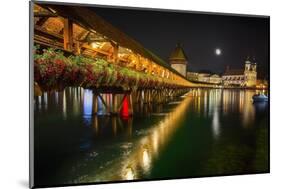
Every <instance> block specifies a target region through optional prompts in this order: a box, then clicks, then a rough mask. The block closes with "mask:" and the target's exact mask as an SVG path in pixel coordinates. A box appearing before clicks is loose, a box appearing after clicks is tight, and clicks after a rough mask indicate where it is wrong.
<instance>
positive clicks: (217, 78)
mask: <svg viewBox="0 0 281 189" xmlns="http://www.w3.org/2000/svg"><path fill="white" fill-rule="evenodd" d="M210 83H212V84H221V83H222V78H221V77H220V76H219V75H217V74H213V75H211V76H210Z"/></svg>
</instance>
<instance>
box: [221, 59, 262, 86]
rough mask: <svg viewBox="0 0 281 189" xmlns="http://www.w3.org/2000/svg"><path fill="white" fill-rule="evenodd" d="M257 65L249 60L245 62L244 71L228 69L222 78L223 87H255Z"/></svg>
mask: <svg viewBox="0 0 281 189" xmlns="http://www.w3.org/2000/svg"><path fill="white" fill-rule="evenodd" d="M256 69H257V64H256V62H255V60H254V61H253V62H251V61H250V60H249V58H247V60H246V61H245V68H244V69H229V67H227V69H226V71H225V73H224V74H223V76H222V80H223V84H224V85H225V86H239V87H255V86H256V83H257V70H256Z"/></svg>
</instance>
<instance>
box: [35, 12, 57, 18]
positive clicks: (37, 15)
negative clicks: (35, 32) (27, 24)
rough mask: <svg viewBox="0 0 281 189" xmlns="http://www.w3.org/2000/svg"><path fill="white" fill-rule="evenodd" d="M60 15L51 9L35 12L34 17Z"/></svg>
mask: <svg viewBox="0 0 281 189" xmlns="http://www.w3.org/2000/svg"><path fill="white" fill-rule="evenodd" d="M57 16H58V15H56V14H54V13H51V12H49V11H39V12H34V17H57Z"/></svg>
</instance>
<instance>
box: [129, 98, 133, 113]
mask: <svg viewBox="0 0 281 189" xmlns="http://www.w3.org/2000/svg"><path fill="white" fill-rule="evenodd" d="M133 113H134V107H133V96H132V93H130V94H129V115H133Z"/></svg>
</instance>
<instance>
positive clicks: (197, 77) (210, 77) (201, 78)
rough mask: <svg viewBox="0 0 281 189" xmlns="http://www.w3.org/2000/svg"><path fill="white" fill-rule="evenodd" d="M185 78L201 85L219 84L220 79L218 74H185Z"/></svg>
mask: <svg viewBox="0 0 281 189" xmlns="http://www.w3.org/2000/svg"><path fill="white" fill-rule="evenodd" d="M186 78H187V79H188V80H190V81H196V82H201V83H210V84H221V83H222V78H221V77H220V76H219V75H218V74H210V73H198V72H187V74H186Z"/></svg>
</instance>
